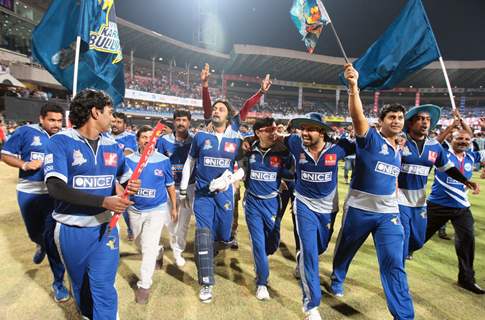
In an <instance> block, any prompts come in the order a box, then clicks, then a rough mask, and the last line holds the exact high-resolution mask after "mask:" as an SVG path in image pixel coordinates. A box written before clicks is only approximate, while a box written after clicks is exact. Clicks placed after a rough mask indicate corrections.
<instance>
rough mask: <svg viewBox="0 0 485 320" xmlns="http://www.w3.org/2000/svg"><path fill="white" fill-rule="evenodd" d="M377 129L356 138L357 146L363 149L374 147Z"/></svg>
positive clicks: (370, 129) (371, 129)
mask: <svg viewBox="0 0 485 320" xmlns="http://www.w3.org/2000/svg"><path fill="white" fill-rule="evenodd" d="M377 134H378V133H377V130H376V128H373V127H371V128H369V130H367V132H366V133H365V134H364V135H363V136H358V135H356V136H355V142H356V144H357V146H358V147H359V148H361V149H368V148H370V147H371V146H372V145H376V143H375V142H376V136H377Z"/></svg>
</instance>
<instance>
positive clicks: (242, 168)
mask: <svg viewBox="0 0 485 320" xmlns="http://www.w3.org/2000/svg"><path fill="white" fill-rule="evenodd" d="M345 77H346V79H347V81H348V87H349V90H348V96H349V101H348V103H349V112H350V116H351V118H352V122H353V128H354V131H355V132H354V134H355V139H347V138H341V139H339V140H338V141H333V140H332V139H330V137H329V135H328V132H329V131H330V130H331V128H330V127H329V126H328V125H327V124H325V122H324V119H323V116H322V115H321V114H319V113H316V112H312V113H309V114H306V115H305V116H304V117H300V118H296V119H293V120H292V121H291V122H290V126H291V128H292V129H294V130H295V131H296V132H297V133H292V134H289V135H280V134H277V132H276V131H277V126H276V123H275V120H274V119H272V118H264V119H258V120H256V123H255V124H254V126H253V132H254V136H252V137H246V138H244V139H243V137H242V136H241V132H240V131H239V127H240V124H241V122H242V121H244V120H245V118H246V116H247V113H248V111H249V110H250V109H251V107H252V106H253V105H255V104H256V103H258V101H259V99H260V98H261V96H262V95H263V94H265V93H266V92H267V91H268V90H269V88H270V86H271V80H270V79H269V77H268V76H267V77H266V78H265V79H264V80H263V81H262V83H261V89H260V90H259V91H258V92H257V93H256V94H255V95H254V96H252V97H251V98H249V99H248V100H247V101H246V102H245V104H244V106H243V107H242V108H241V109H240V111H239V112H238V113H235V112H234V110H233V109H232V107H231V105H230V104H229V103H228V102H227V101H224V100H217V101H215V102H214V103H211V99H210V96H209V90H208V78H209V68H208V66H207V65H206V68H204V70H203V71H202V73H201V81H202V99H203V106H204V117H205V118H206V119H207V126H206V128H205V129H204V130H201V131H199V132H197V133H196V134H195V135H192V134H191V133H190V132H189V128H190V121H191V115H190V113H189V112H188V111H185V110H175V111H174V115H173V124H174V131H173V133H171V134H168V135H164V136H162V137H161V138H159V140H158V142H157V144H156V150H155V151H154V152H152V153H151V154H150V156H149V158H148V162H147V164H146V166H145V167H144V170H143V172H142V174H141V176H140V177H139V180H129V177H130V174H131V172H132V171H133V170H134V169H135V167H136V165H137V163H138V162H139V160H140V157H141V154H142V153H143V151H144V150H145V148H147V147H150V145H149V141H150V137H151V135H152V133H153V132H152V130H153V129H152V128H150V127H148V126H143V127H141V128H140V129H139V130H138V131H137V133H136V135H133V134H129V133H127V132H126V131H124V126H125V124H126V118H124V115H123V114H117V113H115V114H114V116H115V119H116V120H115V121H114V123H113V130H112V132H111V133H108V131H109V129H110V127H111V126H112V121H113V120H112V118H113V114H112V104H111V100H110V98H109V97H108V96H106V95H105V94H104V93H103V92H100V91H95V90H83V91H81V92H80V93H78V94H77V95H76V96H75V98H74V99H73V100H72V102H71V105H70V113H69V120H70V122H71V124H72V125H73V128H72V129H67V130H64V131H61V124H62V115H63V110H62V109H61V108H60V107H58V106H55V105H50V104H47V105H46V106H44V107H43V108H42V111H41V115H40V123H39V124H38V125H27V126H23V127H21V128H19V129H17V130H16V132H15V133H14V134H13V135H12V137H11V138H10V139H9V140H8V141H7V143H6V144H5V146H4V148H3V150H2V160H3V161H4V162H5V163H7V164H8V165H10V166H13V167H17V168H19V169H20V171H19V172H20V174H19V183H18V185H17V191H18V192H17V193H18V202H19V206H20V211H21V213H22V217H23V219H24V222H25V225H26V227H27V231H28V234H29V237H30V238H31V240H32V241H34V242H35V243H36V244H37V251H36V253H35V255H34V259H33V260H34V262H35V263H40V262H41V261H42V260H43V257H44V256H45V255H46V254H47V257H48V259H49V263H50V266H51V269H52V273H53V277H54V281H53V286H52V287H53V290H54V297H55V300H56V301H65V300H67V299H69V291H68V290H67V288H66V287H65V285H64V272H65V271H67V273H68V275H69V279H70V283H71V292H72V295H73V296H74V298H75V300H76V305H77V307H78V309H79V311H80V313H81V314H82V315H83V317H85V318H87V319H116V317H117V309H118V308H117V304H118V300H117V293H116V289H115V286H114V283H115V276H116V271H117V266H118V263H119V235H118V230H117V229H116V228H115V229H113V230H108V227H107V225H108V221H109V220H110V218H111V216H112V212H125V217H126V221H127V223H128V226H129V230H128V232H129V238H130V239H134V240H135V243H136V244H137V246H138V248H139V249H140V251H141V253H142V262H141V268H140V275H139V281H138V283H137V290H136V293H135V300H136V301H137V302H138V303H142V304H143V303H147V302H148V301H149V296H150V287H151V285H152V277H153V274H154V271H155V270H156V269H157V268H160V267H161V265H162V263H163V252H164V250H163V247H162V246H161V245H160V237H161V232H162V229H163V227H164V226H166V227H167V229H168V231H169V233H170V246H171V248H172V250H173V254H174V258H175V262H176V264H177V266H178V267H180V268H182V267H183V266H184V264H185V259H184V257H183V252H184V250H185V247H186V239H187V231H188V229H189V223H190V217H191V216H192V214H193V215H194V217H195V252H194V257H195V262H196V266H197V273H198V281H199V284H200V291H199V299H200V300H201V301H202V302H205V303H209V302H211V301H212V299H213V286H214V283H215V277H214V256H215V255H216V254H217V251H218V250H220V249H221V248H223V247H224V246H225V245H227V244H229V243H230V240H231V227H232V225H233V212H234V207H235V205H236V204H235V200H234V198H235V197H234V195H235V190H234V185H235V184H236V183H238V182H239V181H244V183H245V190H246V193H245V197H244V204H245V205H244V211H245V217H246V223H247V227H248V230H249V234H250V239H251V244H252V251H253V258H254V265H255V273H256V292H255V294H256V297H257V298H258V299H259V300H268V299H270V292H269V291H268V287H267V285H268V279H269V263H268V256H269V255H271V254H273V253H274V252H275V251H276V250H277V249H278V247H279V242H280V224H281V219H282V214H283V212H284V211H285V210H284V209H285V208H282V204H281V195H282V194H283V193H284V194H287V195H288V194H290V195H291V193H293V195H294V202H293V218H294V227H295V229H296V233H297V235H298V236H297V240H298V245H297V248H299V251H298V254H297V271H298V272H297V273H298V274H299V277H300V284H301V288H302V292H303V310H304V312H305V319H321V316H320V313H319V311H318V307H319V305H320V301H321V285H320V272H319V255H321V254H322V253H323V252H325V250H326V249H327V246H328V243H329V241H330V238H331V235H332V232H333V227H334V223H335V220H336V215H337V212H338V210H339V208H338V203H339V201H338V190H337V186H338V183H337V177H338V161H339V160H343V159H344V158H346V157H349V156H352V155H355V168H354V171H353V175H352V179H351V183H350V188H349V191H348V193H347V197H346V199H345V204H344V210H343V216H342V226H341V228H340V232H339V234H338V238H337V242H336V246H335V252H334V255H333V271H332V276H331V286H330V294H333V295H334V296H337V297H341V296H343V295H344V282H345V278H346V274H347V271H348V269H349V266H350V264H351V261H352V259H353V257H354V256H355V254H356V253H357V251H358V250H359V248H360V247H361V246H362V244H363V243H364V241H365V240H366V239H367V238H368V236H369V234H371V233H372V236H373V239H374V245H375V248H376V253H377V257H378V262H379V270H380V274H381V282H382V287H383V289H384V293H385V296H386V300H387V305H388V309H389V311H390V312H391V314H392V316H393V317H394V318H395V319H414V307H413V301H412V298H411V294H410V292H409V288H408V282H407V276H406V271H405V260H406V257H408V256H409V255H411V254H412V252H414V251H416V250H419V249H420V248H421V247H422V246H423V245H424V243H425V242H426V241H427V240H428V239H429V238H430V237H431V236H432V235H433V234H434V233H435V232H436V231H437V230H438V229H439V228H440V227H441V226H443V225H444V224H445V223H446V222H448V221H451V223H452V224H453V226H454V228H455V245H456V252H457V255H458V261H459V274H458V284H459V285H460V286H461V287H463V288H465V289H467V290H469V291H472V292H474V293H476V294H483V293H485V291H483V290H482V289H481V288H480V287H479V286H478V285H477V284H476V283H475V277H474V269H473V258H474V235H473V217H472V214H471V211H470V203H469V202H468V199H467V189H471V190H473V192H476V193H478V192H479V187H478V185H477V184H476V183H474V182H472V181H471V180H470V179H471V177H472V169H473V167H474V163H476V162H484V161H485V152H484V151H480V152H478V151H475V152H472V151H468V148H469V146H470V140H471V132H470V131H469V128H468V127H467V126H466V124H465V123H464V122H463V121H461V119H460V118H459V117H457V118H456V119H455V122H454V123H453V124H452V125H451V126H450V127H449V128H447V129H446V130H445V131H444V132H443V134H442V135H440V137H439V138H438V139H432V138H430V137H428V133H429V131H430V130H431V129H433V128H434V127H435V126H436V124H437V122H438V120H439V118H440V108H439V107H437V106H434V105H423V106H417V107H413V108H411V109H410V110H408V111H407V112H406V110H405V109H404V107H403V106H401V105H398V104H394V105H387V106H384V107H383V108H382V110H381V111H380V114H379V123H378V126H377V127H371V126H369V123H368V121H367V119H366V117H365V115H364V111H363V107H362V102H361V99H360V97H359V90H358V87H357V80H358V73H357V71H356V70H355V69H354V68H353V67H352V65H350V64H348V65H346V66H345ZM120 119H121V120H120ZM403 132H404V137H403ZM447 135H452V140H451V144H450V146H449V148H448V149H445V148H443V146H442V145H441V143H440V140H444V139H445V138H446V136H447ZM433 167H435V168H436V170H435V180H434V184H433V186H432V191H431V194H430V195H429V197H428V198H426V192H425V190H426V183H427V178H428V176H429V174H430V171H431V169H432V168H433ZM235 168H237V169H235ZM124 189H127V191H128V193H129V194H130V197H129V199H124V198H123V197H121V196H120V195H121V194H122V193H123V191H124ZM283 190H284V191H283Z"/></svg>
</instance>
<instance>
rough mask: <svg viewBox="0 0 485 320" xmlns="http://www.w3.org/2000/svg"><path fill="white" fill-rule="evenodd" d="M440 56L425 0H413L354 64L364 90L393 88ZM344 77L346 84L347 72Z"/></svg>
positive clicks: (361, 87) (360, 85)
mask: <svg viewBox="0 0 485 320" xmlns="http://www.w3.org/2000/svg"><path fill="white" fill-rule="evenodd" d="M439 57H440V52H439V49H438V45H437V43H436V39H435V37H434V34H433V30H432V29H431V25H430V24H429V21H428V17H427V16H426V12H425V11H424V7H423V5H422V4H421V0H409V1H408V2H407V3H406V5H405V6H404V8H403V10H402V11H401V13H400V15H399V16H398V17H397V19H396V20H394V22H393V23H392V24H391V25H390V26H389V28H388V29H387V30H386V31H385V32H384V34H383V35H382V36H381V37H380V38H379V39H378V40H377V41H376V42H374V44H373V45H372V46H371V47H370V48H369V49H367V51H366V52H365V54H364V55H363V56H361V57H360V58H359V59H357V60H356V61H354V63H353V65H354V68H355V69H356V70H357V71H358V72H359V84H358V85H359V88H360V89H365V88H371V89H391V88H393V87H395V86H396V85H397V84H398V83H399V82H401V81H402V80H404V79H405V78H406V77H407V76H408V75H410V74H412V73H413V72H415V71H417V70H419V69H421V68H423V67H425V66H426V65H427V64H429V63H430V62H432V61H435V60H438V59H439ZM340 79H341V80H342V82H344V84H345V80H344V77H343V73H341V74H340Z"/></svg>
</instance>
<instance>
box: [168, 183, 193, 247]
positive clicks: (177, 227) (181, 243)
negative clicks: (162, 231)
mask: <svg viewBox="0 0 485 320" xmlns="http://www.w3.org/2000/svg"><path fill="white" fill-rule="evenodd" d="M176 193H177V211H178V219H177V222H176V223H172V222H171V225H170V226H169V227H168V231H169V232H170V248H172V250H173V252H174V254H182V252H184V251H185V247H186V245H187V232H188V231H189V224H190V217H191V216H192V214H193V210H192V204H193V202H194V193H195V185H194V184H191V185H189V187H188V188H187V197H188V198H189V201H190V208H182V206H181V205H180V189H178V188H177V189H176Z"/></svg>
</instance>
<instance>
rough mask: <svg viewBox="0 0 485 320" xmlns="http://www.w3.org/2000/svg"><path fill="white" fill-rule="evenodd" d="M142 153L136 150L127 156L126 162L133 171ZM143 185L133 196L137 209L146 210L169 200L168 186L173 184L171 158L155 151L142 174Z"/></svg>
mask: <svg viewBox="0 0 485 320" xmlns="http://www.w3.org/2000/svg"><path fill="white" fill-rule="evenodd" d="M140 156H141V155H140V153H139V152H135V153H132V154H130V155H129V156H127V157H126V163H127V164H128V167H130V169H131V170H132V171H134V170H135V168H136V165H137V164H138V162H139V161H140ZM140 180H141V186H140V189H139V190H138V192H137V194H135V195H133V196H131V200H132V201H133V202H134V203H135V204H134V205H133V207H134V209H135V210H136V211H144V210H149V209H153V208H156V207H159V206H161V205H162V204H164V203H166V202H167V187H169V186H173V185H174V181H173V176H172V169H171V167H170V160H169V159H168V158H167V157H166V156H164V155H163V154H161V153H158V152H156V151H155V152H154V153H153V154H152V155H151V156H150V157H149V158H148V163H147V165H146V166H145V168H144V169H143V171H142V173H141V175H140Z"/></svg>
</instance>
